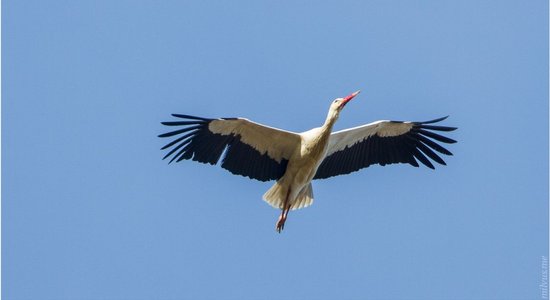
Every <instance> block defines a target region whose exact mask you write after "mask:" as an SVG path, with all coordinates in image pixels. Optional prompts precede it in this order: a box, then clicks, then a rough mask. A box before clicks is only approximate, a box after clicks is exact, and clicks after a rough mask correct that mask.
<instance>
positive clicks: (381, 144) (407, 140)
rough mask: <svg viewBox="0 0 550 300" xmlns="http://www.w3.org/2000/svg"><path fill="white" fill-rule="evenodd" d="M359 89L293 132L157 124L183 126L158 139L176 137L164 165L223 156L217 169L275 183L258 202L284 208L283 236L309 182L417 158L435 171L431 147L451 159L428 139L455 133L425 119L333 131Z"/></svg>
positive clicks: (234, 123) (196, 122)
mask: <svg viewBox="0 0 550 300" xmlns="http://www.w3.org/2000/svg"><path fill="white" fill-rule="evenodd" d="M358 93H359V91H357V92H355V93H353V94H351V95H349V96H347V97H345V98H337V99H336V100H334V101H333V103H332V105H331V107H330V109H329V113H328V115H327V118H326V120H325V122H324V124H323V125H322V126H321V127H317V128H314V129H311V130H308V131H306V132H302V133H294V132H290V131H285V130H281V129H277V128H273V127H269V126H264V125H261V124H258V123H254V122H252V121H249V120H247V119H242V118H222V119H206V118H200V117H194V116H188V115H178V114H174V115H173V116H175V117H178V118H182V119H186V121H175V122H163V124H164V125H167V126H184V127H183V129H179V130H175V131H172V132H168V133H165V134H162V135H160V137H170V136H175V135H180V134H184V133H185V134H184V135H182V136H180V137H179V138H177V139H176V140H174V141H172V142H170V143H169V144H167V145H166V146H164V147H163V149H166V148H170V147H172V146H174V148H173V149H172V150H171V151H170V152H169V153H168V154H167V155H166V156H165V157H164V158H167V157H169V156H172V159H171V161H170V162H172V161H174V160H177V161H181V160H183V159H192V160H196V161H199V162H202V163H210V164H216V163H217V162H218V161H219V160H220V158H221V156H222V154H224V155H223V161H222V167H223V168H225V169H227V170H229V171H230V172H232V173H234V174H238V175H243V176H247V177H250V178H252V179H257V180H260V181H268V180H276V182H275V184H274V185H273V186H272V187H271V188H270V189H269V190H268V191H267V192H266V193H265V194H264V196H263V198H264V200H265V201H266V202H268V203H269V204H270V205H271V206H273V207H275V208H279V209H281V210H282V212H281V215H280V217H279V220H278V221H277V225H276V229H277V231H279V232H280V231H281V230H282V229H283V228H284V224H285V221H286V218H287V215H288V212H289V211H290V210H293V209H299V208H303V207H307V206H309V205H311V204H312V202H313V188H312V186H311V181H312V180H313V179H322V178H328V177H332V176H336V175H342V174H347V173H351V172H354V171H357V170H359V169H361V168H365V167H368V166H370V165H371V164H380V165H386V164H392V163H409V164H411V165H413V166H416V167H418V166H419V164H418V162H417V161H416V159H417V160H419V161H420V162H421V163H423V164H424V165H426V166H428V167H430V168H432V169H433V168H434V167H433V164H432V163H431V162H430V161H429V160H428V158H427V157H426V156H428V157H429V158H431V159H432V160H434V161H436V162H438V163H440V164H445V162H444V161H443V160H442V159H441V158H440V157H439V156H438V155H437V154H435V153H434V152H433V151H432V149H433V150H435V151H437V152H440V153H443V154H446V155H452V154H451V153H450V152H449V151H448V150H446V149H445V148H443V147H442V146H440V145H439V144H437V143H436V142H434V141H433V140H432V139H434V140H437V141H439V142H444V143H454V142H455V141H454V140H452V139H449V138H447V137H444V136H441V135H438V134H436V133H433V132H432V131H431V130H435V131H452V130H455V129H456V128H454V127H445V126H434V125H429V124H432V123H435V122H439V121H441V120H443V119H445V118H440V119H436V120H432V121H428V122H400V121H377V122H374V123H371V124H367V125H363V126H358V127H355V128H350V129H346V130H342V131H338V132H334V133H333V132H332V128H333V125H334V123H335V122H336V120H337V119H338V116H339V114H340V111H341V110H342V109H343V107H344V106H345V105H346V103H348V102H349V101H350V100H351V99H353V98H354V97H355V96H356V95H357V94H358Z"/></svg>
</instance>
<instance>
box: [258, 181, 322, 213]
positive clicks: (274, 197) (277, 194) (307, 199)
mask: <svg viewBox="0 0 550 300" xmlns="http://www.w3.org/2000/svg"><path fill="white" fill-rule="evenodd" d="M286 195H287V187H286V186H285V185H282V184H280V183H279V181H277V182H276V183H275V184H274V185H273V186H272V187H271V188H270V189H269V190H268V191H267V192H266V193H265V194H264V196H263V199H264V201H265V202H267V203H269V205H271V206H273V207H274V208H279V209H283V208H284V207H283V202H284V199H285V197H286ZM312 203H313V187H312V186H311V183H310V184H308V185H307V186H305V187H304V188H303V189H302V190H301V191H300V193H299V194H298V196H297V197H296V201H294V203H293V204H292V207H291V210H295V209H300V208H304V207H308V206H310V205H311V204H312Z"/></svg>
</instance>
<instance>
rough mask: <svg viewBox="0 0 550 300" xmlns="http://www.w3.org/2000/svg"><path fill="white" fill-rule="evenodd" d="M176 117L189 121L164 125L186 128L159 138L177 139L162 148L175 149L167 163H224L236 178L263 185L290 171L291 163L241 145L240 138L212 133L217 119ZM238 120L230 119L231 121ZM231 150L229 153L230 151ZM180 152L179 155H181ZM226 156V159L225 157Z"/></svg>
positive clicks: (178, 115) (168, 154)
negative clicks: (262, 183)
mask: <svg viewBox="0 0 550 300" xmlns="http://www.w3.org/2000/svg"><path fill="white" fill-rule="evenodd" d="M172 116H174V117H176V118H180V119H185V121H170V122H162V124H163V125H166V126H183V128H181V129H178V130H174V131H170V132H167V133H164V134H161V135H159V137H161V138H165V137H172V136H177V135H180V134H185V135H183V136H180V137H178V138H177V139H175V140H173V141H171V142H170V143H168V144H166V145H165V146H164V147H162V150H164V149H168V148H170V147H173V146H174V147H173V148H172V149H171V150H170V151H169V152H168V153H167V154H166V155H165V156H164V158H163V159H166V158H168V157H170V156H172V158H171V159H170V161H169V163H171V162H173V161H174V160H175V161H176V162H179V161H182V160H184V159H191V160H194V161H198V162H201V163H208V164H211V165H215V164H217V163H218V162H219V161H220V159H221V160H222V164H221V166H222V168H224V169H226V170H228V171H230V172H231V173H233V174H237V175H242V176H247V177H250V178H252V179H257V180H260V181H269V180H276V179H279V178H281V177H282V176H283V174H284V173H285V171H286V166H287V163H288V160H285V159H282V160H281V162H277V161H276V160H274V159H272V158H270V157H269V156H268V155H267V154H265V153H264V154H261V153H260V152H258V151H256V150H255V149H254V148H252V147H251V146H249V145H247V144H245V143H243V142H241V139H240V136H238V135H233V134H230V135H221V134H216V133H213V132H211V131H210V130H209V129H208V124H209V123H210V122H212V121H214V120H216V119H207V118H201V117H195V116H189V115H182V114H172ZM231 119H235V118H226V120H231ZM226 149H227V150H226ZM178 150H179V151H178ZM224 150H226V151H225V155H224V157H223V158H222V154H224Z"/></svg>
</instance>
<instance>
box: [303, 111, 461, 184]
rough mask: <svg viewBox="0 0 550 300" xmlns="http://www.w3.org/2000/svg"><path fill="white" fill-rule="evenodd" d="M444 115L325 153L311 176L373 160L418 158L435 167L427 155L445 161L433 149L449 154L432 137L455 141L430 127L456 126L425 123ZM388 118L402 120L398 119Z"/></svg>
mask: <svg viewBox="0 0 550 300" xmlns="http://www.w3.org/2000/svg"><path fill="white" fill-rule="evenodd" d="M447 117H448V116H447ZM447 117H443V118H438V119H435V120H431V121H426V122H415V123H413V126H412V128H411V130H410V131H409V132H407V133H405V134H402V135H399V136H387V137H381V136H378V135H372V136H370V137H368V138H366V139H364V140H363V141H361V142H359V143H356V144H354V145H353V146H351V147H346V148H345V149H343V150H340V151H337V152H334V153H332V154H331V155H329V156H327V157H325V159H324V160H323V162H322V163H321V165H320V166H319V168H318V169H317V173H316V174H315V177H314V179H324V178H329V177H332V176H337V175H342V174H348V173H351V172H355V171H358V170H360V169H362V168H366V167H368V166H370V165H373V164H379V165H382V166H384V165H387V164H395V163H406V164H410V165H412V166H414V167H418V166H419V164H418V162H421V163H422V164H423V165H425V166H427V167H428V168H431V169H434V168H435V167H434V165H433V164H432V163H431V161H430V160H429V159H428V157H429V158H430V159H432V160H433V161H435V162H437V163H439V164H441V165H445V161H444V160H443V159H442V158H441V157H439V156H438V155H437V154H436V153H435V152H434V151H433V150H435V151H437V152H439V153H442V154H445V155H453V154H452V153H451V152H450V151H449V150H447V149H445V148H444V147H443V146H441V145H439V144H438V143H436V142H435V141H434V140H436V141H438V142H441V143H447V144H452V143H456V141H455V140H453V139H450V138H448V137H445V136H442V135H439V134H437V133H434V132H432V131H453V130H456V129H457V128H456V127H448V126H436V125H426V124H433V123H437V122H439V121H442V120H445V119H446V118H447ZM391 122H393V123H403V122H401V121H391ZM432 139H433V140H432Z"/></svg>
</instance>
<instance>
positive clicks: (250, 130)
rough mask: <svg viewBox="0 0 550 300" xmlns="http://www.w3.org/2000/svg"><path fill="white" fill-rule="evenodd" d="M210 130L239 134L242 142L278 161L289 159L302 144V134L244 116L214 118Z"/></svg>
mask: <svg viewBox="0 0 550 300" xmlns="http://www.w3.org/2000/svg"><path fill="white" fill-rule="evenodd" d="M208 130H210V131H211V132H212V133H216V134H221V135H231V134H233V135H236V136H239V137H240V139H241V142H243V143H245V144H247V145H249V146H251V147H252V148H254V149H255V150H256V151H258V152H260V153H261V154H266V153H267V155H268V156H269V157H271V158H272V159H274V160H275V161H277V162H278V163H280V162H281V160H283V159H287V160H288V159H289V158H290V156H291V155H292V153H293V152H294V150H295V149H296V148H297V147H299V146H300V136H299V135H298V134H297V133H294V132H290V131H286V130H281V129H278V128H274V127H269V126H265V125H260V124H258V123H254V122H252V121H249V120H247V119H242V118H239V119H220V120H213V121H212V122H210V124H208Z"/></svg>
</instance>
